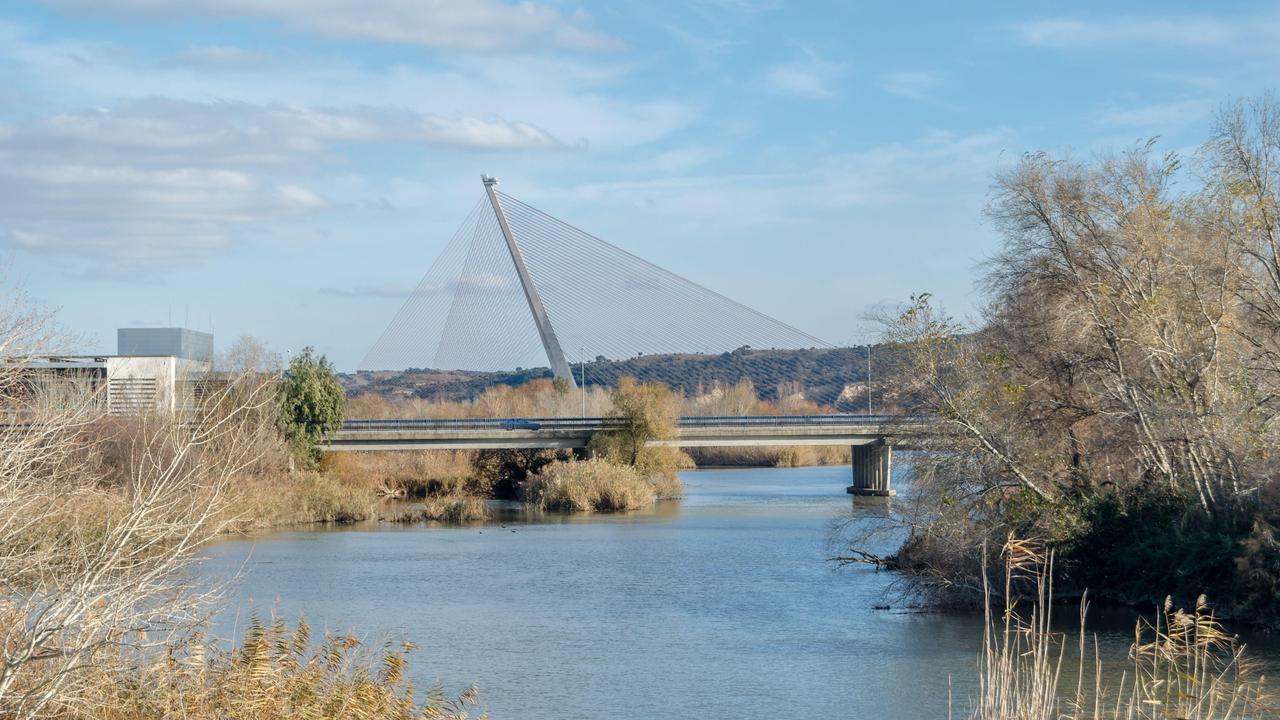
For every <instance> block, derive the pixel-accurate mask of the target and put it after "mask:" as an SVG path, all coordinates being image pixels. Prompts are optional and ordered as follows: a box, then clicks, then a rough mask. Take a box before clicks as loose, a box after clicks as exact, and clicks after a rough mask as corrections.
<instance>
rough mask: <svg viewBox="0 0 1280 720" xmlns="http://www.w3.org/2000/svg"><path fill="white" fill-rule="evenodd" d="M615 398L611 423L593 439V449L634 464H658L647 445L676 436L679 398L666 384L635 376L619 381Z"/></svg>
mask: <svg viewBox="0 0 1280 720" xmlns="http://www.w3.org/2000/svg"><path fill="white" fill-rule="evenodd" d="M611 398H612V400H613V410H612V411H611V412H610V413H609V415H608V419H609V420H610V422H611V426H610V427H609V429H607V430H604V431H602V432H599V433H597V434H596V436H595V437H593V438H592V439H591V448H592V450H594V451H596V452H597V453H600V454H601V455H603V456H604V457H606V458H609V459H611V460H613V461H615V462H621V463H626V464H627V465H630V466H632V467H637V466H642V465H643V466H658V465H659V461H658V459H657V458H656V455H655V454H653V453H650V454H648V455H646V452H645V451H646V447H645V446H646V445H647V444H648V443H650V442H652V441H654V440H662V439H667V438H672V437H675V433H676V422H677V420H679V419H680V403H679V399H678V398H677V397H676V395H674V394H673V393H672V392H671V389H670V388H668V387H667V386H666V385H662V384H661V383H655V382H647V383H637V382H636V381H635V380H634V379H632V378H622V379H621V380H620V381H618V387H617V388H616V389H615V390H614V391H613V392H612V393H611ZM646 469H651V468H650V467H646ZM653 469H658V468H653ZM659 471H661V470H660V469H659Z"/></svg>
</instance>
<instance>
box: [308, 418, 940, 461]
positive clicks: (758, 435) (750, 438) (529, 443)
mask: <svg viewBox="0 0 1280 720" xmlns="http://www.w3.org/2000/svg"><path fill="white" fill-rule="evenodd" d="M921 422H922V420H921V419H920V418H914V417H903V416H888V415H762V416H743V417H719V416H716V417H706V416H699V417H683V418H680V421H679V423H678V426H677V432H676V437H674V438H671V439H667V440H657V441H654V442H653V443H652V444H654V445H664V446H674V447H712V446H743V445H754V446H763V445H868V444H872V443H879V442H886V441H887V442H892V440H893V438H895V437H899V436H902V435H904V434H906V433H908V432H910V431H911V430H912V429H913V428H917V427H918V426H919V424H920V423H921ZM612 426H614V422H613V421H610V420H609V419H606V418H509V419H475V418H460V419H452V418H450V419H423V420H351V421H348V422H347V423H345V424H344V425H343V427H342V429H341V430H339V431H338V432H336V433H334V434H333V435H332V436H331V437H330V438H329V440H328V442H327V443H325V444H324V445H322V446H321V449H323V450H325V451H327V452H343V451H368V450H475V449H518V448H580V447H586V446H587V444H588V443H589V442H590V441H591V436H592V435H594V434H595V433H597V432H600V431H602V430H606V429H608V428H610V427H612Z"/></svg>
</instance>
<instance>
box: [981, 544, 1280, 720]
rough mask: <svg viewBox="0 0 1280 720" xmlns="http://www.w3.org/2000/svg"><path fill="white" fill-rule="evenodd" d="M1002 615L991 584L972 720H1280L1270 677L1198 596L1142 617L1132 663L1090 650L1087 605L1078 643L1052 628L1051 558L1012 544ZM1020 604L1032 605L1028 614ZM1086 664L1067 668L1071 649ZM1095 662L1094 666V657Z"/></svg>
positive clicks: (1167, 603) (1006, 550)
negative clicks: (1187, 606) (1192, 602)
mask: <svg viewBox="0 0 1280 720" xmlns="http://www.w3.org/2000/svg"><path fill="white" fill-rule="evenodd" d="M1003 560H1004V587H1003V594H1002V597H1003V598H1004V607H1003V609H1002V610H1001V609H997V608H996V606H995V602H994V600H993V595H995V594H996V592H995V591H993V589H992V588H991V586H990V582H989V581H987V582H985V583H984V585H985V588H984V589H985V597H986V630H985V632H984V636H983V642H982V653H981V655H980V657H979V663H978V679H979V691H978V696H977V698H976V701H975V703H974V707H973V709H972V711H971V713H970V714H969V717H970V719H971V720H1122V719H1123V720H1261V719H1262V718H1275V717H1277V716H1280V708H1278V707H1277V706H1276V705H1275V703H1274V700H1273V698H1272V697H1271V695H1270V694H1269V693H1268V690H1267V686H1266V679H1265V678H1264V677H1263V676H1262V675H1261V674H1259V673H1258V671H1257V668H1256V666H1255V665H1254V663H1252V662H1251V661H1250V660H1249V659H1248V658H1247V656H1246V655H1245V648H1244V646H1243V645H1241V644H1240V643H1239V642H1238V640H1237V639H1236V638H1235V637H1234V636H1232V635H1230V634H1228V633H1227V632H1226V631H1225V630H1224V628H1223V626H1222V625H1221V623H1220V622H1218V620H1217V619H1216V618H1215V616H1214V614H1213V611H1212V609H1210V607H1209V606H1208V604H1207V603H1206V602H1205V599H1204V597H1203V596H1202V597H1200V598H1199V599H1198V600H1197V602H1196V606H1195V609H1194V610H1192V611H1190V612H1188V611H1184V610H1181V609H1177V608H1175V606H1174V604H1173V602H1172V600H1166V601H1165V603H1164V605H1163V607H1162V608H1160V610H1159V611H1158V612H1157V613H1156V614H1155V616H1154V618H1152V619H1150V620H1147V619H1140V620H1139V621H1138V622H1137V624H1136V625H1135V628H1134V641H1133V644H1132V645H1131V647H1130V649H1129V658H1128V663H1127V665H1125V664H1107V663H1104V662H1103V661H1102V660H1101V658H1100V656H1099V653H1098V649H1097V644H1096V641H1095V642H1094V644H1093V647H1092V653H1091V652H1090V645H1089V642H1088V633H1087V629H1086V619H1087V614H1088V604H1087V602H1085V601H1082V602H1081V605H1080V625H1079V631H1078V633H1077V634H1076V635H1075V637H1074V638H1071V637H1069V636H1068V635H1067V634H1064V633H1058V632H1055V631H1054V630H1053V629H1052V620H1053V604H1052V602H1051V601H1050V600H1051V598H1052V595H1053V586H1052V585H1053V581H1052V577H1053V555H1052V553H1045V552H1043V551H1042V550H1041V549H1039V548H1037V547H1036V546H1035V545H1034V544H1032V543H1028V542H1025V541H1019V540H1016V539H1012V538H1011V539H1010V540H1009V541H1008V543H1007V544H1006V545H1005V548H1004V551H1003ZM1018 598H1024V599H1028V600H1029V607H1028V608H1027V609H1026V610H1022V609H1021V608H1020V607H1019V601H1018ZM1069 643H1070V644H1074V645H1075V647H1076V652H1077V654H1078V659H1077V661H1076V663H1075V666H1074V667H1071V666H1070V664H1069V663H1067V662H1065V660H1064V659H1065V656H1066V648H1067V646H1068V644H1069ZM1090 655H1092V657H1093V660H1092V661H1091V662H1090V661H1089V660H1088V658H1089V657H1090Z"/></svg>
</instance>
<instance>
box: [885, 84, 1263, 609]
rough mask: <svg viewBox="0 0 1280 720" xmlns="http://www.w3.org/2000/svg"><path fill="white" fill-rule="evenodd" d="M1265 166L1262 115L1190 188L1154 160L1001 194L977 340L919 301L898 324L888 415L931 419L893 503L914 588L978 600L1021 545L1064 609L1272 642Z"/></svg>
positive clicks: (1165, 163)
mask: <svg viewBox="0 0 1280 720" xmlns="http://www.w3.org/2000/svg"><path fill="white" fill-rule="evenodd" d="M1278 149H1280V108H1278V107H1277V105H1276V103H1275V102H1274V101H1273V100H1271V99H1269V98H1268V99H1263V100H1259V101H1256V102H1253V103H1247V104H1242V105H1239V106H1234V107H1231V108H1228V109H1226V110H1225V111H1223V112H1222V114H1221V116H1220V117H1219V120H1218V125H1217V129H1216V132H1215V134H1214V136H1213V137H1212V138H1211V139H1210V140H1209V141H1208V142H1207V143H1206V144H1205V145H1204V146H1203V147H1202V148H1201V150H1200V152H1199V153H1198V154H1197V155H1196V157H1195V159H1194V165H1193V168H1192V169H1189V168H1187V167H1185V166H1184V165H1183V163H1182V161H1181V159H1179V158H1178V157H1177V156H1175V155H1173V154H1160V153H1158V152H1157V151H1156V149H1155V146H1154V144H1148V145H1146V146H1143V147H1139V148H1137V149H1134V150H1131V151H1129V152H1126V153H1123V154H1120V155H1118V156H1112V157H1105V158H1102V159H1099V160H1096V161H1090V162H1081V161H1077V160H1073V159H1070V158H1052V157H1049V156H1047V155H1044V154H1032V155H1028V156H1026V157H1024V158H1023V159H1022V160H1021V162H1019V163H1018V164H1017V166H1016V167H1014V168H1012V169H1011V170H1009V171H1008V172H1005V173H1003V174H1002V175H1000V176H999V177H998V178H997V183H996V190H995V193H994V196H993V198H992V202H991V206H990V210H989V217H990V218H991V220H992V222H993V223H994V225H995V226H996V227H997V228H998V229H999V230H1000V232H1001V234H1002V236H1003V239H1004V240H1003V247H1002V249H1001V251H1000V252H999V253H998V254H997V255H996V256H995V257H993V258H992V259H991V260H990V261H989V262H988V263H987V264H986V265H985V267H984V277H983V287H984V288H985V290H986V293H987V300H988V304H987V308H988V309H987V311H986V313H985V314H984V316H983V318H982V323H981V325H980V326H979V327H976V328H972V327H965V326H961V325H960V324H958V323H955V322H954V321H952V320H951V319H949V318H948V317H947V316H946V315H945V314H944V313H943V312H941V311H940V310H939V309H937V308H936V307H934V306H933V305H932V303H931V302H930V300H929V298H928V296H927V295H925V296H919V297H917V298H915V299H914V302H913V303H912V304H911V305H910V306H908V307H907V308H905V309H904V310H903V312H901V314H899V315H897V316H896V317H893V318H890V319H889V325H888V332H887V337H886V340H888V341H890V342H893V343H896V344H897V345H898V346H900V347H901V348H902V349H903V351H904V355H905V358H906V360H905V371H904V374H903V375H902V376H901V377H900V378H898V380H899V381H900V383H901V389H902V392H903V398H904V399H903V400H902V402H903V404H904V405H907V406H909V407H911V408H912V409H913V410H914V411H915V412H919V413H922V414H927V415H930V416H932V417H934V418H936V420H935V422H934V423H932V424H931V425H930V426H929V427H928V428H927V430H928V431H927V432H926V433H924V434H922V435H921V437H919V438H917V439H916V440H915V442H916V444H917V446H918V447H920V448H922V449H924V450H926V451H927V452H925V453H923V454H922V455H921V457H920V458H919V459H918V461H917V462H916V463H915V464H914V475H915V477H914V478H913V480H914V482H913V486H914V487H915V489H916V494H915V497H914V498H912V501H911V502H908V503H899V504H898V505H897V508H898V510H899V511H900V513H899V516H898V519H899V520H900V521H901V522H902V523H903V524H904V525H906V526H907V527H909V528H910V531H909V538H908V540H907V541H906V543H905V544H904V545H903V546H902V548H901V549H900V550H899V552H898V553H897V554H896V556H895V557H894V558H893V562H894V563H895V564H896V565H897V567H899V568H900V569H902V570H904V571H906V572H907V573H908V574H909V575H910V577H912V578H913V579H914V581H915V587H916V588H917V589H919V590H921V591H923V592H925V593H928V594H931V595H933V596H934V597H935V598H939V599H943V600H955V599H956V598H957V596H963V595H965V592H964V591H963V590H962V589H963V588H970V589H973V588H979V587H982V577H983V565H982V562H981V548H982V547H983V546H984V545H996V544H998V543H999V542H1000V541H1002V540H1003V538H1005V537H1006V536H1007V535H1009V534H1010V533H1013V534H1015V535H1017V536H1020V537H1028V538H1035V539H1037V540H1039V541H1041V542H1043V543H1045V544H1047V545H1048V546H1049V547H1052V548H1054V549H1055V550H1056V552H1057V554H1058V559H1059V562H1058V564H1057V565H1056V574H1057V577H1056V578H1055V584H1054V587H1055V589H1056V590H1057V591H1059V592H1062V593H1069V594H1075V593H1079V592H1081V591H1083V590H1084V589H1085V588H1088V589H1089V590H1090V591H1091V592H1092V593H1093V594H1094V596H1095V597H1103V598H1107V599H1112V600H1118V601H1122V602H1130V603H1158V602H1160V601H1161V600H1162V599H1163V597H1164V595H1165V593H1168V592H1172V593H1173V594H1174V597H1175V600H1176V602H1178V603H1179V604H1181V605H1183V606H1187V607H1190V606H1192V605H1193V604H1194V603H1195V600H1196V597H1197V596H1198V595H1199V594H1200V593H1201V592H1205V593H1207V594H1208V596H1209V599H1210V600H1211V601H1212V602H1213V603H1214V604H1215V606H1217V607H1219V608H1221V609H1222V610H1224V611H1225V612H1227V613H1228V614H1229V615H1231V616H1232V617H1235V618H1237V619H1240V620H1243V621H1246V622H1253V623H1261V624H1267V625H1276V624H1278V623H1280V543H1277V538H1276V533H1275V528H1276V527H1277V526H1280V486H1278V482H1280V480H1278V479H1277V478H1280V475H1278V474H1277V472H1276V468H1277V467H1280V419H1278V418H1280V413H1278V412H1277V410H1278V409H1280V404H1278V403H1280V203H1278V200H1280V198H1278V196H1277V192H1280V190H1278V189H1280V152H1278ZM1179 183H1181V185H1179ZM1188 186H1190V188H1191V189H1189V190H1182V191H1178V190H1177V188H1178V187H1188ZM972 597H973V596H972V595H969V598H970V599H972ZM961 599H963V598H961Z"/></svg>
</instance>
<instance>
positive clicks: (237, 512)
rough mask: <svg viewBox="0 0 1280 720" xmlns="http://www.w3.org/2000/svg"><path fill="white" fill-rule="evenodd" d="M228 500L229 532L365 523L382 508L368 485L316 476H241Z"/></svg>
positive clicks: (324, 474) (283, 474)
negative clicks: (303, 525)
mask: <svg viewBox="0 0 1280 720" xmlns="http://www.w3.org/2000/svg"><path fill="white" fill-rule="evenodd" d="M230 496H231V497H230V503H229V508H228V512H229V513H230V517H231V523H230V525H229V529H231V530H233V531H237V532H249V531H254V530H264V529H267V528H271V527H278V526H282V525H297V524H303V523H317V522H356V521H359V520H367V519H369V518H371V517H373V516H374V513H375V510H376V507H377V502H378V495H377V493H376V492H374V490H373V489H372V488H371V487H370V486H369V485H367V484H360V483H352V482H349V481H347V480H344V479H342V478H339V477H335V476H334V475H331V474H329V473H325V472H316V471H302V472H293V473H278V474H274V475H269V476H263V475H246V476H242V477H239V478H237V480H236V483H235V486H234V488H233V489H232V490H231V492H230Z"/></svg>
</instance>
